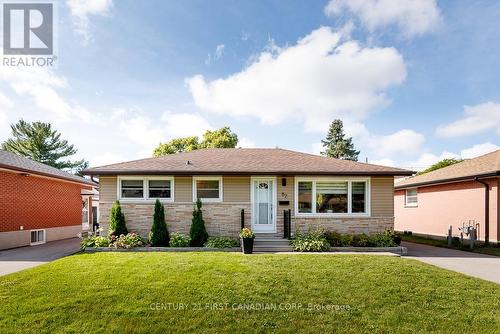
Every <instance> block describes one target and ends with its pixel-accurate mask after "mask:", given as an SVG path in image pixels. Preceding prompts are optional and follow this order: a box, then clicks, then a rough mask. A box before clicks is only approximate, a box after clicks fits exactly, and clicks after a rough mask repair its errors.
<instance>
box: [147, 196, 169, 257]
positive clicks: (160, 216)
mask: <svg viewBox="0 0 500 334" xmlns="http://www.w3.org/2000/svg"><path fill="white" fill-rule="evenodd" d="M149 241H150V242H151V246H155V247H166V246H168V244H169V242H170V236H169V234H168V229H167V224H166V223H165V208H164V207H163V204H161V203H160V201H159V200H158V199H156V202H155V212H154V215H153V226H152V227H151V232H149Z"/></svg>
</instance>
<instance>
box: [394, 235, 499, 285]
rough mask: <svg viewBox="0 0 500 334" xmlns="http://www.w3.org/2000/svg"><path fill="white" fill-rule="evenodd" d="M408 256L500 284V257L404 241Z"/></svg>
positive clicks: (402, 244)
mask: <svg viewBox="0 0 500 334" xmlns="http://www.w3.org/2000/svg"><path fill="white" fill-rule="evenodd" d="M401 246H404V247H407V248H408V255H407V256H406V257H408V258H413V259H416V260H419V261H422V262H425V263H429V264H432V265H435V266H438V267H441V268H444V269H448V270H453V271H457V272H459V273H462V274H465V275H469V276H473V277H478V278H482V279H484V280H487V281H492V282H495V283H499V284H500V257H498V256H492V255H484V254H477V253H471V252H464V251H459V250H455V249H448V248H442V247H434V246H429V245H422V244H414V243H411V242H402V243H401Z"/></svg>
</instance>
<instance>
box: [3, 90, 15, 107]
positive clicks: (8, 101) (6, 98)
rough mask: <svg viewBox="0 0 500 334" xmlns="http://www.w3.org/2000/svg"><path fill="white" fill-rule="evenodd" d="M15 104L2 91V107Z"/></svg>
mask: <svg viewBox="0 0 500 334" xmlns="http://www.w3.org/2000/svg"><path fill="white" fill-rule="evenodd" d="M12 106H14V102H12V100H11V99H9V98H8V97H7V96H6V95H5V94H4V93H2V92H0V108H2V109H8V108H12Z"/></svg>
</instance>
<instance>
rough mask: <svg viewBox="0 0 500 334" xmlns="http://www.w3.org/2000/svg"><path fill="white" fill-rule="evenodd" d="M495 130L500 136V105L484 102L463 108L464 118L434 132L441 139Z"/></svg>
mask: <svg viewBox="0 0 500 334" xmlns="http://www.w3.org/2000/svg"><path fill="white" fill-rule="evenodd" d="M491 129H495V130H496V132H497V134H498V135H500V104H499V103H494V102H485V103H482V104H478V105H475V106H464V117H463V118H462V119H459V120H457V121H455V122H453V123H451V124H448V125H442V126H440V127H438V128H437V130H436V132H437V134H438V135H439V136H442V137H458V136H467V135H473V134H477V133H480V132H484V131H487V130H491Z"/></svg>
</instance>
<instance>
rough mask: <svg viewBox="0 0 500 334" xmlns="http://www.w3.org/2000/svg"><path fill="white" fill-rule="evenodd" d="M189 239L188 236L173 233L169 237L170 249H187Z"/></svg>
mask: <svg viewBox="0 0 500 334" xmlns="http://www.w3.org/2000/svg"><path fill="white" fill-rule="evenodd" d="M190 242H191V238H190V237H189V236H188V235H185V234H182V233H178V232H174V233H172V235H171V236H170V247H189V244H190Z"/></svg>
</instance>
